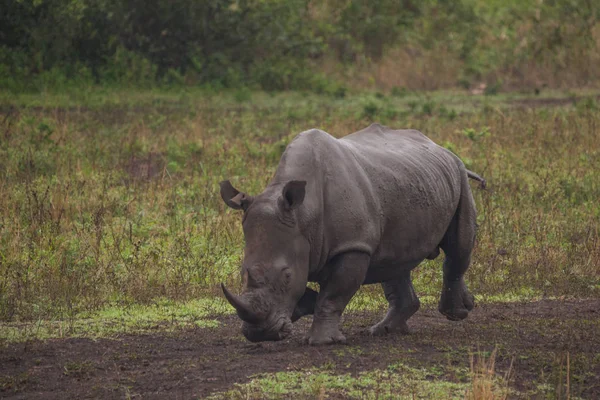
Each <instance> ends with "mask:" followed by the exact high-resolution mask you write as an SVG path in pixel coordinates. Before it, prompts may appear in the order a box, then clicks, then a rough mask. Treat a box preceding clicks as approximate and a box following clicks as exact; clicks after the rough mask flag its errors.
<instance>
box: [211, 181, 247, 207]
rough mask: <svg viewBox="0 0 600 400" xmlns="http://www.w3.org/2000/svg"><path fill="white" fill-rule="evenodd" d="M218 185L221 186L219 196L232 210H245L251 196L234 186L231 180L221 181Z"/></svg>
mask: <svg viewBox="0 0 600 400" xmlns="http://www.w3.org/2000/svg"><path fill="white" fill-rule="evenodd" d="M219 185H220V186H221V198H222V199H223V201H224V202H225V204H227V205H228V206H229V207H231V208H233V209H234V210H246V209H247V208H248V206H250V203H252V197H251V196H248V195H247V194H246V193H242V192H240V191H239V190H237V189H236V188H234V187H233V185H232V184H231V182H229V181H223V182H221V183H220V184H219Z"/></svg>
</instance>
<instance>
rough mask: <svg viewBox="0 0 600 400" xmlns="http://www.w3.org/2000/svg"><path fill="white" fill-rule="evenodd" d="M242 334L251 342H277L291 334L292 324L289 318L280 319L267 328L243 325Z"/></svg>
mask: <svg viewBox="0 0 600 400" xmlns="http://www.w3.org/2000/svg"><path fill="white" fill-rule="evenodd" d="M242 333H243V334H244V336H245V337H246V339H248V340H249V341H251V342H266V341H279V340H283V339H285V338H287V337H288V336H290V334H291V333H292V322H291V321H290V319H289V318H280V319H278V320H277V321H276V322H275V323H274V324H272V325H271V326H270V327H268V328H262V327H255V326H253V325H252V324H248V323H245V324H244V325H243V326H242Z"/></svg>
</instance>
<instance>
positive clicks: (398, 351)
mask: <svg viewBox="0 0 600 400" xmlns="http://www.w3.org/2000/svg"><path fill="white" fill-rule="evenodd" d="M380 317H381V315H377V314H376V313H370V312H362V313H352V314H349V315H346V316H345V321H344V326H343V331H344V333H345V334H346V336H347V338H348V343H347V344H346V345H335V346H326V347H309V346H306V345H305V344H304V342H303V336H304V335H305V334H306V332H307V330H308V327H309V323H310V319H305V320H302V321H299V322H298V323H297V324H296V326H295V330H294V333H293V334H292V336H291V337H290V338H288V339H287V340H285V341H283V342H276V343H259V344H253V343H249V342H247V341H246V340H245V339H244V338H243V336H242V335H241V333H240V330H239V325H240V323H239V320H238V319H237V317H235V316H226V317H217V319H218V320H219V321H220V322H221V323H220V326H219V327H218V328H213V329H202V328H198V329H188V330H182V331H178V332H174V333H162V334H153V335H125V336H120V337H116V338H111V339H98V340H92V339H53V340H48V341H43V342H42V341H35V342H27V343H20V344H11V345H8V346H5V347H4V348H1V349H0V398H15V399H52V398H90V397H94V398H123V397H125V396H130V397H136V396H138V397H139V396H141V397H142V398H161V399H162V398H178V399H187V398H203V397H206V396H208V395H210V394H213V393H216V392H222V391H226V390H229V389H231V388H232V387H234V385H235V384H236V383H244V382H247V381H248V380H249V379H250V378H251V377H252V376H253V375H255V374H258V373H274V372H279V371H300V370H305V369H309V368H320V367H324V366H325V367H326V368H327V369H328V371H329V372H330V373H339V374H342V373H343V374H352V375H356V374H358V373H360V372H364V371H370V370H373V369H377V368H379V369H385V368H387V367H388V366H389V365H390V364H393V363H398V362H402V363H404V364H406V365H410V366H414V367H419V368H426V369H428V368H441V369H442V370H443V371H444V372H443V373H442V378H443V379H445V380H448V381H461V379H464V378H461V377H457V376H454V374H453V372H452V371H454V370H455V367H462V368H463V369H464V368H468V367H469V363H470V360H471V356H472V354H473V353H476V352H484V353H486V352H487V353H489V352H491V351H492V350H493V349H497V354H496V371H497V373H498V374H503V373H505V372H506V371H507V370H508V369H509V368H512V370H513V374H512V378H511V380H510V386H511V387H513V388H514V389H515V390H518V391H519V392H520V393H523V394H526V397H530V396H533V397H535V396H536V395H538V394H541V393H542V392H541V391H542V390H543V388H546V389H547V388H548V387H553V385H554V387H556V385H558V384H560V383H561V381H560V380H561V379H562V380H564V379H565V376H564V374H565V371H566V366H567V365H566V360H567V355H568V360H569V370H570V374H571V378H570V391H571V394H572V395H573V396H580V397H582V398H590V399H591V398H598V397H600V356H599V354H600V299H599V300H596V299H594V300H578V301H576V300H569V301H554V300H552V301H551V300H544V301H540V302H533V303H526V304H516V303H510V304H508V303H506V304H491V305H480V306H478V307H476V309H475V310H474V311H473V312H472V313H471V315H470V316H469V318H468V319H467V320H465V321H462V322H458V323H456V322H450V321H447V320H446V319H445V318H444V317H443V316H441V315H440V314H439V313H438V312H437V311H436V310H434V309H426V310H421V311H419V312H418V313H417V314H416V315H415V316H414V317H413V318H412V319H411V321H410V326H411V328H412V331H413V333H412V334H411V335H408V336H401V335H391V336H387V337H382V338H374V337H370V336H369V335H368V334H367V333H366V329H367V327H369V326H370V325H371V324H373V323H375V322H377V320H378V318H380ZM511 364H512V367H511ZM561 371H562V372H561ZM561 373H562V375H561Z"/></svg>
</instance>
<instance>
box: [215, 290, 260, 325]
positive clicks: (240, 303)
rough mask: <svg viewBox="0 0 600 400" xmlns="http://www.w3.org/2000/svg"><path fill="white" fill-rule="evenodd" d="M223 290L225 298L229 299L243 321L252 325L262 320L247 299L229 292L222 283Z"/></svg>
mask: <svg viewBox="0 0 600 400" xmlns="http://www.w3.org/2000/svg"><path fill="white" fill-rule="evenodd" d="M221 289H223V294H224V295H225V298H226V299H227V301H228V302H229V304H231V305H232V306H233V308H235V310H236V311H237V314H238V316H239V317H240V318H241V319H242V320H244V321H246V322H250V323H254V322H257V321H259V320H260V316H259V315H258V314H257V313H256V312H254V310H252V307H251V306H250V303H248V302H247V301H246V299H244V298H243V297H240V296H236V295H234V294H233V293H231V292H230V291H229V290H227V288H226V287H225V285H224V284H222V283H221Z"/></svg>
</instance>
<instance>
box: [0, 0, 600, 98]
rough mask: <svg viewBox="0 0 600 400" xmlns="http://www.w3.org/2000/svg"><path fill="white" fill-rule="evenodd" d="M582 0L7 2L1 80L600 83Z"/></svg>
mask: <svg viewBox="0 0 600 400" xmlns="http://www.w3.org/2000/svg"><path fill="white" fill-rule="evenodd" d="M599 13H600V11H599V8H598V7H597V6H596V5H595V3H594V2H593V1H590V0H554V1H546V2H533V1H528V2H523V1H517V0H510V1H501V0H493V1H490V0H485V1H484V0H459V1H444V0H428V1H413V0H402V1H393V0H383V1H377V2H372V1H366V0H327V1H312V0H210V1H202V2H197V1H193V0H176V1H166V0H144V1H141V0H127V1H121V0H119V1H117V0H52V1H50V0H9V1H7V2H4V4H3V7H2V13H1V14H0V87H1V88H3V89H10V90H12V91H15V92H18V91H22V90H33V91H38V90H47V89H52V88H64V87H65V86H72V87H81V86H86V85H90V84H98V83H99V84H102V85H112V86H131V85H134V86H138V87H150V86H156V85H169V86H173V85H175V86H184V85H188V86H189V85H192V86H195V85H202V86H205V87H211V88H216V89H221V88H224V87H229V88H239V87H246V86H248V87H260V88H263V89H266V90H286V89H301V90H310V91H316V92H319V93H327V94H329V95H332V96H344V94H345V92H346V90H347V88H348V87H350V88H365V87H369V88H374V87H376V88H378V89H379V90H385V91H390V90H392V88H394V87H395V88H397V90H400V91H401V90H402V89H403V88H409V89H440V88H448V87H457V86H462V87H466V88H475V87H479V86H480V85H483V89H482V91H484V92H485V93H486V94H495V93H497V92H498V91H499V90H500V89H503V88H510V87H512V88H515V87H519V88H522V87H529V88H531V89H536V90H540V89H543V88H545V87H573V86H580V87H584V86H589V85H597V84H598V76H600V70H599V69H598V65H600V30H599V27H598V20H599V17H600V14H599Z"/></svg>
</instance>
